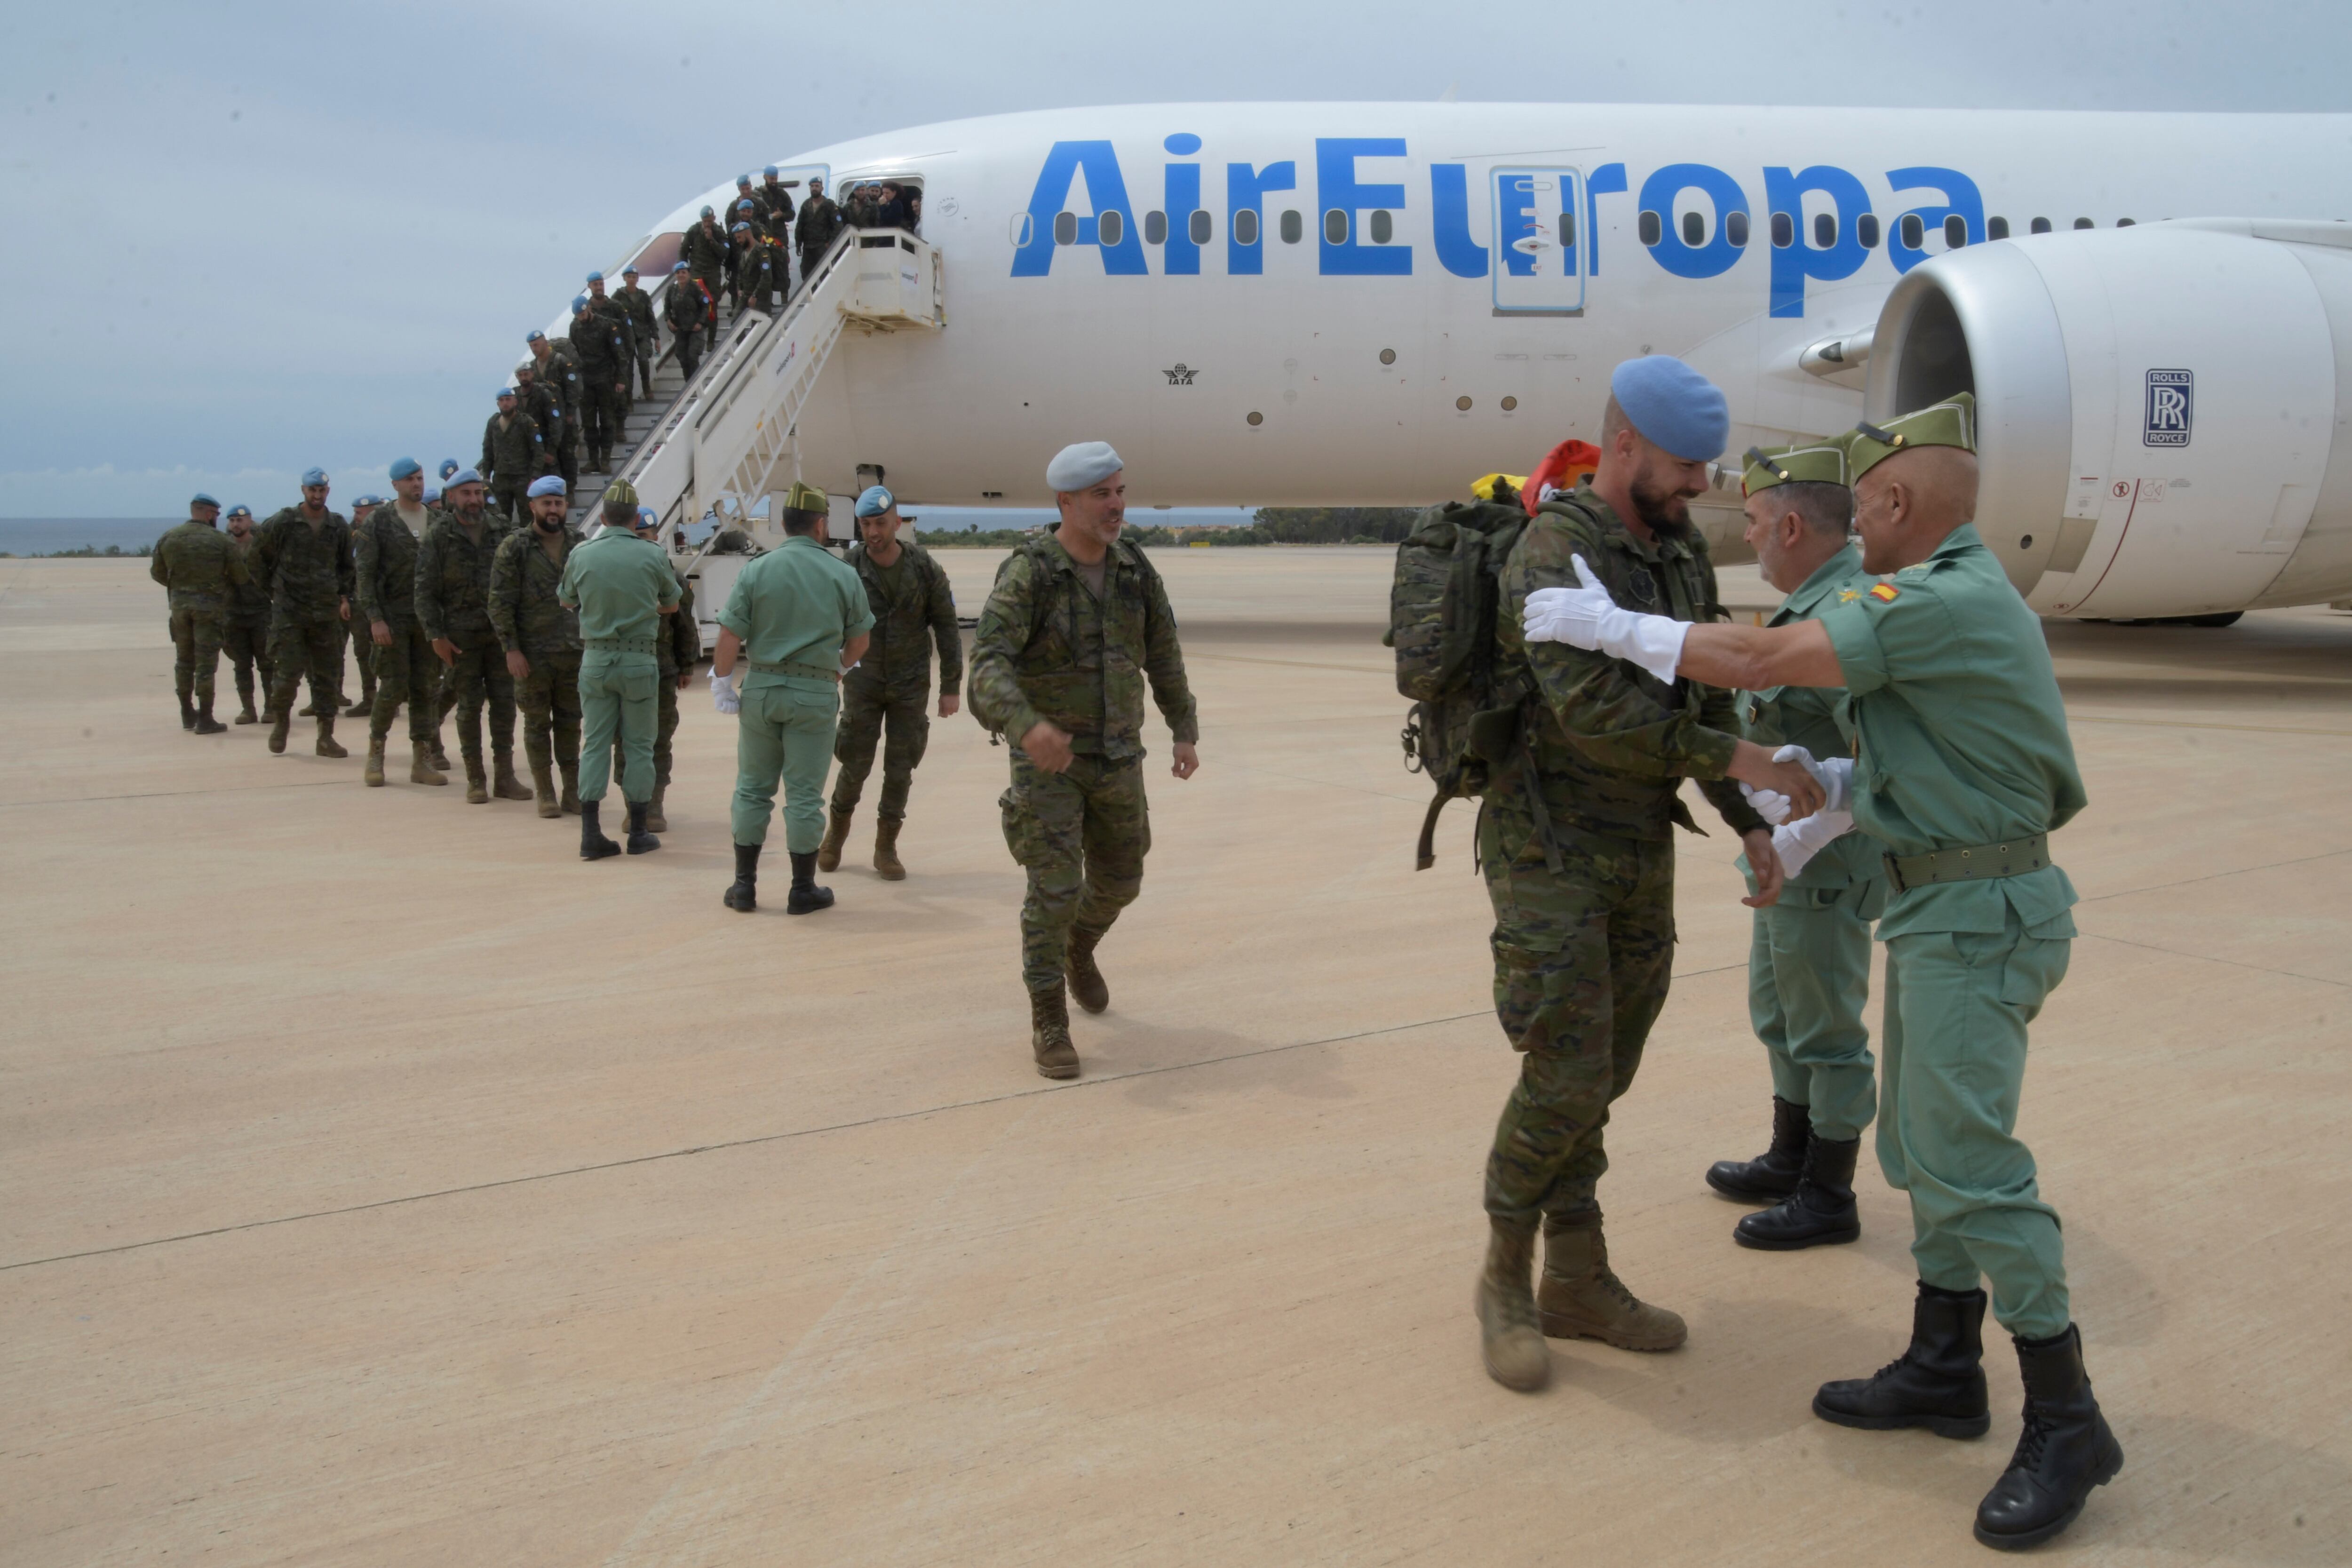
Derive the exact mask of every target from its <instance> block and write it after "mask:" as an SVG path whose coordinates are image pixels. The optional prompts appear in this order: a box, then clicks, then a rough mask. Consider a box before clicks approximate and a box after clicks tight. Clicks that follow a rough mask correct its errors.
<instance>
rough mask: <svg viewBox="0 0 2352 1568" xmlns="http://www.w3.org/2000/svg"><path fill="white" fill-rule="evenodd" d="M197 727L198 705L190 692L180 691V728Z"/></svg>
mask: <svg viewBox="0 0 2352 1568" xmlns="http://www.w3.org/2000/svg"><path fill="white" fill-rule="evenodd" d="M195 727H196V705H195V703H194V700H191V698H190V697H189V694H188V693H187V692H184V691H183V692H181V693H180V728H181V729H183V730H193V729H194V728H195Z"/></svg>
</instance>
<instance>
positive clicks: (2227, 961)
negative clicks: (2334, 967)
mask: <svg viewBox="0 0 2352 1568" xmlns="http://www.w3.org/2000/svg"><path fill="white" fill-rule="evenodd" d="M2085 934H2086V935H2087V936H2088V938H2089V939H2090V940H2091V941H2094V942H2114V943H2115V944H2116V945H2117V946H2118V947H2136V948H2137V949H2139V950H2140V951H2141V952H2160V953H2162V954H2164V955H2165V956H2166V957H2167V958H2186V959H2190V960H2193V961H2195V962H2196V963H2219V964H2221V965H2223V966H2224V967H2227V968H2230V969H2243V970H2247V971H2249V972H2251V973H2255V974H2275V975H2277V976H2279V977H2280V978H2281V979H2283V980H2308V981H2310V982H2311V983H2312V984H2315V985H2333V986H2335V987H2336V989H2337V990H2339V991H2352V980H2330V979H2329V978H2328V977H2327V976H2326V975H2325V974H2305V973H2304V972H2303V971H2302V970H2300V969H2273V968H2271V967H2270V966H2269V965H2268V964H2264V963H2247V962H2246V961H2245V960H2244V959H2242V958H2217V957H2215V956H2214V955H2213V954H2211V953H2210V952H2186V951H2184V950H2182V949H2180V948H2177V947H2158V945H2157V944H2156V943H2154V942H2136V941H2134V940H2133V939H2132V938H2130V937H2127V936H2110V935H2108V934H2107V933H2106V932H2105V931H2090V932H2086V933H2085Z"/></svg>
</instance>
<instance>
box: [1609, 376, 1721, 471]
mask: <svg viewBox="0 0 2352 1568" xmlns="http://www.w3.org/2000/svg"><path fill="white" fill-rule="evenodd" d="M1609 390H1610V392H1611V393H1612V394H1613V395H1615V396H1616V399H1617V406H1618V407H1620V408H1622V409H1623V410H1624V411H1625V417H1626V418H1628V419H1630V420H1632V421H1633V428H1634V429H1636V430H1639V431H1640V432H1641V433H1642V434H1643V436H1644V437H1647V438H1648V439H1649V440H1650V441H1651V442H1652V443H1654V445H1656V446H1658V447H1662V448H1664V450H1665V451H1667V452H1670V453H1672V454H1673V455H1674V456H1675V457H1677V458H1682V459H1683V460H1684V461H1685V462H1687V463H1704V462H1711V461H1713V460H1714V459H1715V458H1719V457H1721V456H1723V448H1724V447H1726V446H1727V445H1728V444H1729V443H1730V440H1731V408H1730V405H1728V404H1727V403H1725V402H1724V400H1723V389H1722V388H1721V387H1718V386H1717V385H1716V384H1715V383H1713V382H1711V381H1709V380H1707V378H1706V377H1705V376H1703V375H1701V374H1699V373H1698V372H1696V371H1695V370H1693V369H1691V367H1690V366H1688V365H1686V364H1685V363H1683V362H1682V361H1680V360H1678V359H1676V358H1675V357H1674V355H1672V354H1645V355H1643V357H1642V358H1640V359H1629V360H1627V361H1626V362H1625V363H1623V364H1621V365H1619V366H1618V367H1617V368H1616V370H1615V371H1614V372H1613V373H1612V374H1611V375H1610V377H1609Z"/></svg>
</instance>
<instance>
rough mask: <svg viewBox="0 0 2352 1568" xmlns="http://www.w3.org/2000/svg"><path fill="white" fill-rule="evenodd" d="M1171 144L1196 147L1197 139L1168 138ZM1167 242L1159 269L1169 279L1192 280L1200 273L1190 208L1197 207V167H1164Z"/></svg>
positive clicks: (1199, 172)
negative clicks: (1166, 202)
mask: <svg viewBox="0 0 2352 1568" xmlns="http://www.w3.org/2000/svg"><path fill="white" fill-rule="evenodd" d="M1168 140H1169V141H1170V142H1179V141H1182V142H1192V143H1194V144H1195V145H1197V144H1198V143H1199V142H1200V138H1199V137H1197V136H1182V137H1178V136H1171V137H1170V138H1168ZM1166 188H1167V192H1168V243H1167V244H1166V245H1164V246H1162V247H1160V257H1161V260H1160V272H1161V273H1162V274H1164V275H1165V276H1167V277H1170V278H1195V277H1198V276H1199V275H1200V271H1201V247H1199V246H1197V245H1195V244H1193V243H1192V209H1193V208H1195V207H1197V206H1199V205H1201V165H1200V164H1198V163H1171V164H1169V165H1168V179H1167V187H1166Z"/></svg>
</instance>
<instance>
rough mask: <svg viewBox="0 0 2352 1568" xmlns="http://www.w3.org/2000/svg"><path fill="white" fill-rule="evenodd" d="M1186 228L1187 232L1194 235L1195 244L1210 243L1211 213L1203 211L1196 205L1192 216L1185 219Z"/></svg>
mask: <svg viewBox="0 0 2352 1568" xmlns="http://www.w3.org/2000/svg"><path fill="white" fill-rule="evenodd" d="M1184 230H1185V232H1186V233H1187V234H1190V235H1191V236H1192V243H1193V244H1195V245H1206V244H1208V243H1209V215H1208V214H1207V213H1205V212H1202V210H1201V209H1200V208H1199V207H1194V208H1193V209H1192V216H1191V217H1190V218H1189V219H1187V220H1186V221H1185V224H1184Z"/></svg>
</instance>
